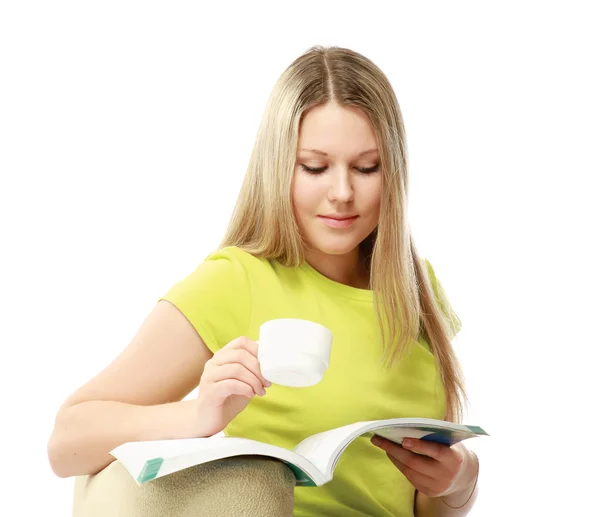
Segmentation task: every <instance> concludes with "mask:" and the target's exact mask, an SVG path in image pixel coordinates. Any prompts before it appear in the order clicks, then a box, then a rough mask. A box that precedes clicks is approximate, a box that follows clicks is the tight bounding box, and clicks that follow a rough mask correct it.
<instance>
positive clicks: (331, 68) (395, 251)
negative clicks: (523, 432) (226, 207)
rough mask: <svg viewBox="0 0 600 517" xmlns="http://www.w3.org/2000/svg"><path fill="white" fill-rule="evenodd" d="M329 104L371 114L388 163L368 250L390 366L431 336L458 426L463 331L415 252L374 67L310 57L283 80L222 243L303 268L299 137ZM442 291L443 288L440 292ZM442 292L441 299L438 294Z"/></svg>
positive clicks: (396, 121) (385, 92) (389, 96)
mask: <svg viewBox="0 0 600 517" xmlns="http://www.w3.org/2000/svg"><path fill="white" fill-rule="evenodd" d="M329 102H335V103H337V104H339V105H341V106H354V107H356V108H360V109H361V110H362V111H363V112H364V113H365V114H366V115H368V117H369V119H370V121H371V124H372V126H373V130H374V133H375V135H376V138H377V146H378V148H379V154H380V158H381V162H380V168H381V173H382V197H381V205H380V218H379V223H378V226H377V228H376V229H375V231H374V232H373V233H372V234H371V235H370V236H369V237H368V238H367V239H365V240H364V241H363V242H362V243H361V245H360V246H361V250H362V251H363V252H364V253H365V255H366V258H367V265H368V266H369V268H370V284H371V285H370V288H371V289H372V290H373V291H374V300H375V309H376V312H377V316H378V320H379V326H380V331H381V336H382V340H383V343H384V354H383V360H384V362H387V363H388V365H389V364H391V363H393V362H394V361H397V360H399V359H400V358H401V357H402V356H403V355H404V354H405V353H406V352H407V351H408V350H409V347H410V346H412V345H414V343H415V341H416V340H418V338H419V335H420V333H421V332H422V331H424V332H425V333H426V336H427V339H428V342H429V344H430V345H431V351H432V353H433V355H434V356H435V358H436V362H437V366H438V368H439V371H440V372H441V377H442V381H443V383H444V387H445V392H446V402H447V404H446V407H447V412H446V419H448V420H451V421H455V422H460V421H462V417H463V402H462V400H461V395H462V396H463V397H464V398H465V400H466V392H465V389H464V381H463V379H462V373H461V369H460V365H459V363H458V360H457V358H456V356H455V354H454V351H453V349H452V345H451V339H452V337H453V335H454V333H455V332H457V326H456V325H457V322H456V320H455V319H454V318H452V317H449V315H451V312H449V305H448V304H447V299H446V297H445V295H444V293H443V290H442V291H441V292H440V291H439V289H438V290H436V289H435V288H434V286H432V284H431V281H430V278H429V275H428V271H427V268H428V264H426V263H425V261H424V260H421V259H420V258H419V256H418V253H417V250H416V248H415V245H414V242H413V239H412V236H411V232H410V228H409V224H408V214H407V208H408V203H407V195H408V161H407V149H406V136H405V131H404V122H403V119H402V114H401V112H400V107H399V105H398V101H397V99H396V96H395V94H394V91H393V89H392V86H391V85H390V83H389V81H388V79H387V78H386V76H385V75H384V73H383V72H382V71H381V70H380V69H379V68H378V67H377V66H376V65H375V64H374V63H373V62H372V61H371V60H369V59H368V58H366V57H364V56H362V55H361V54H359V53H357V52H354V51H352V50H349V49H346V48H340V47H323V46H320V45H317V46H314V47H312V48H310V49H309V50H308V51H307V52H305V53H304V54H303V55H301V56H300V57H298V58H297V59H296V60H295V61H294V62H293V63H292V64H291V65H290V66H289V67H288V68H287V69H286V70H285V71H284V72H283V74H282V75H281V76H280V77H279V79H278V80H277V82H276V84H275V86H274V88H273V90H272V92H271V95H270V97H269V99H268V101H267V105H266V108H265V111H264V114H263V118H262V120H261V123H260V126H259V129H258V133H257V136H256V141H255V144H254V148H253V150H252V153H251V157H250V162H249V165H248V169H247V172H246V175H245V178H244V181H243V183H242V187H241V190H240V193H239V197H238V200H237V203H236V205H235V208H234V211H233V215H232V217H231V220H230V222H229V226H228V228H227V230H226V233H225V236H224V238H223V240H222V242H221V244H220V246H221V247H225V246H238V247H239V248H241V249H244V250H245V251H247V252H249V253H251V254H252V255H255V256H258V257H263V258H267V259H276V260H278V261H280V262H281V263H282V264H284V265H286V266H290V267H297V266H299V265H301V264H302V263H303V262H304V260H305V256H304V249H305V242H304V241H303V237H302V235H301V234H300V231H299V228H298V225H297V222H296V219H295V216H294V211H293V205H292V200H291V184H292V177H293V172H294V168H295V165H296V153H297V146H298V134H299V128H300V124H301V122H302V119H303V115H304V113H305V112H306V111H307V110H309V109H310V108H312V107H314V106H318V105H322V104H326V103H329ZM440 287H441V286H440ZM436 291H437V292H436Z"/></svg>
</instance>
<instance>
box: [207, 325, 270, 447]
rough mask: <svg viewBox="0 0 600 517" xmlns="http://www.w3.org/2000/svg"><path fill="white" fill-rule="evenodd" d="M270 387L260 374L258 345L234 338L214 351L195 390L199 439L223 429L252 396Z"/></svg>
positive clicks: (262, 392)
mask: <svg viewBox="0 0 600 517" xmlns="http://www.w3.org/2000/svg"><path fill="white" fill-rule="evenodd" d="M269 386H271V383H270V382H269V381H267V380H266V379H265V378H264V377H263V376H262V374H261V371H260V364H259V362H258V344H257V343H256V341H252V340H251V339H250V338H247V337H238V338H236V339H234V340H233V341H231V342H230V343H228V344H227V345H225V346H224V347H223V348H221V349H220V350H218V351H217V352H216V353H215V354H214V355H213V357H212V358H211V359H209V360H208V361H207V362H206V364H205V365H204V371H203V373H202V377H201V378H200V387H199V390H198V400H197V402H198V406H199V407H198V408H197V409H198V413H197V415H198V417H199V418H201V419H202V421H201V422H200V427H201V428H202V435H203V436H212V435H213V434H216V433H218V432H220V431H222V430H223V429H225V427H226V426H227V424H228V423H229V422H231V420H233V418H234V417H235V416H236V415H237V414H238V413H240V412H241V411H242V410H243V409H244V408H245V407H246V406H247V405H248V403H249V402H250V400H252V398H253V397H254V396H255V395H258V396H263V395H265V394H266V391H265V387H267V388H268V387H269Z"/></svg>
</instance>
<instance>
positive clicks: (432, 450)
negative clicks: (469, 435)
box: [402, 438, 452, 463]
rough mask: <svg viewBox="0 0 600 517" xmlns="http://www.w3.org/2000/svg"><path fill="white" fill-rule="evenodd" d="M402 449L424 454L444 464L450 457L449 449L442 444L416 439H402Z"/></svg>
mask: <svg viewBox="0 0 600 517" xmlns="http://www.w3.org/2000/svg"><path fill="white" fill-rule="evenodd" d="M402 447H403V448H404V449H408V450H409V451H413V452H418V453H419V454H425V455H426V456H429V457H430V458H434V459H436V460H438V461H440V462H442V463H445V462H446V460H448V458H450V457H452V453H451V451H450V447H449V446H448V445H444V444H443V443H437V442H431V441H428V440H420V439H418V438H404V440H402Z"/></svg>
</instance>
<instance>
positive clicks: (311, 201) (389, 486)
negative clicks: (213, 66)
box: [49, 46, 478, 517]
mask: <svg viewBox="0 0 600 517" xmlns="http://www.w3.org/2000/svg"><path fill="white" fill-rule="evenodd" d="M407 192H408V168H407V150H406V142H405V132H404V125H403V120H402V115H401V112H400V108H399V106H398V102H397V100H396V97H395V94H394V92H393V89H392V87H391V85H390V83H389V81H388V80H387V78H386V76H385V75H384V74H383V72H382V71H381V70H380V69H379V68H378V67H377V66H376V65H375V64H374V63H373V62H372V61H370V60H369V59H367V58H366V57H364V56H362V55H360V54H358V53H356V52H353V51H351V50H349V49H345V48H339V47H329V48H324V47H320V46H317V47H313V48H312V49H310V50H309V51H308V52H306V53H305V54H303V55H302V56H300V57H299V58H298V59H296V60H295V61H294V62H293V63H292V64H291V65H290V66H289V67H288V68H287V69H286V70H285V72H284V73H283V74H282V75H281V77H280V78H279V80H278V81H277V83H276V85H275V87H274V89H273V92H272V94H271V97H270V98H269V101H268V103H267V107H266V110H265V113H264V117H263V119H262V123H261V125H260V128H259V131H258V135H257V139H256V142H255V146H254V150H253V152H252V155H251V159H250V164H249V167H248V170H247V173H246V176H245V179H244V182H243V185H242V188H241V192H240V194H239V198H238V202H237V204H236V207H235V210H234V214H233V217H232V219H231V222H230V225H229V228H228V230H227V232H226V235H225V237H224V239H223V241H222V243H221V245H220V246H219V248H218V250H217V251H215V252H213V253H212V254H211V255H209V256H208V257H207V258H206V259H205V260H204V261H203V262H202V263H201V264H200V265H199V266H198V267H197V269H196V270H195V271H193V272H192V273H191V274H190V275H188V276H187V277H186V278H184V279H183V280H181V281H179V282H177V283H175V284H174V285H173V287H172V288H171V289H170V290H169V291H168V292H167V293H166V294H165V296H163V297H162V298H161V299H160V300H159V301H158V303H157V305H156V307H155V308H154V310H153V311H152V312H151V313H150V315H149V316H148V317H147V319H146V320H145V321H144V322H143V324H142V326H141V328H140V329H139V331H138V333H137V334H136V336H135V337H134V339H133V340H132V342H131V343H130V344H129V346H128V347H127V348H126V349H125V350H124V351H123V352H122V353H121V354H120V355H119V356H118V357H117V358H116V359H115V360H114V361H113V363H112V364H110V365H109V366H108V367H107V368H106V369H104V370H103V371H102V372H100V373H99V374H98V375H97V376H96V377H94V378H93V379H91V380H90V381H89V382H88V383H87V384H85V385H84V386H83V387H81V388H79V389H78V390H77V391H76V392H75V393H74V394H72V395H71V396H70V397H69V398H68V400H67V401H66V402H65V403H64V405H63V406H62V407H61V409H60V410H59V412H58V415H57V419H56V425H55V429H54V432H53V434H52V436H51V438H50V442H49V457H50V461H51V464H52V467H53V469H54V471H55V472H56V473H57V474H58V475H59V476H63V477H66V476H73V475H82V474H95V473H98V472H99V471H101V470H103V469H104V468H105V467H106V466H107V465H108V464H109V463H111V462H112V461H113V458H112V456H110V455H109V451H110V450H112V449H113V448H114V447H116V446H117V445H119V444H121V443H124V442H127V441H134V440H155V439H166V438H190V437H202V436H211V435H213V434H215V433H217V432H220V431H224V432H225V433H226V434H227V435H230V436H245V437H248V438H252V439H256V440H261V441H266V442H269V443H273V444H276V445H280V446H283V447H287V448H293V447H294V446H295V445H296V444H297V443H298V442H300V441H301V440H302V439H304V438H306V437H307V436H309V435H312V434H315V433H318V432H321V431H325V430H328V429H331V428H334V427H338V426H342V425H346V424H349V423H353V422H356V421H361V420H376V419H384V418H396V417H429V418H437V419H446V420H452V421H455V422H460V421H461V418H462V404H463V402H462V400H463V399H464V398H465V393H464V389H463V383H462V380H461V374H460V367H459V364H458V363H457V359H456V357H455V354H454V353H453V350H452V346H451V340H452V338H453V337H454V335H455V334H456V333H457V332H458V331H459V330H460V326H461V323H460V320H459V318H458V317H457V316H456V314H455V313H454V312H453V311H452V309H451V307H450V304H449V303H448V299H447V297H446V295H445V293H444V290H443V288H442V286H441V284H440V283H439V281H438V280H437V278H436V276H435V273H434V270H433V268H432V265H431V263H430V262H429V261H427V260H425V259H423V258H421V257H420V256H419V254H418V253H417V250H416V247H415V244H414V241H413V239H412V236H411V233H410V228H409V222H408V218H407V206H408V204H407ZM275 318H301V319H307V320H311V321H315V322H317V323H321V324H323V325H325V326H326V327H328V328H329V329H331V331H332V332H333V336H334V340H333V347H332V353H331V361H330V366H329V369H328V370H327V372H326V374H325V377H324V379H323V380H322V381H321V382H320V383H318V384H317V385H315V386H312V387H308V388H289V387H284V386H279V385H270V383H269V382H268V381H267V380H266V379H265V378H264V377H263V376H262V375H261V371H260V364H259V362H258V360H257V344H256V339H257V338H258V331H259V327H260V325H261V324H262V323H264V322H265V321H268V320H271V319H275ZM198 386H199V390H198V396H197V398H195V399H194V400H185V401H183V400H182V399H183V398H184V397H185V396H186V395H188V394H189V393H190V392H191V391H192V390H193V389H195V388H196V387H198ZM412 442H413V443H412V444H409V443H408V440H405V441H404V444H403V446H398V445H394V444H392V443H391V442H388V441H386V440H379V441H376V440H369V439H368V438H366V437H365V438H359V439H357V440H356V441H355V442H353V443H352V444H351V445H350V447H349V448H348V449H347V450H346V451H345V453H344V455H343V456H342V458H341V460H340V462H339V464H338V465H337V468H336V470H335V477H334V479H333V481H331V482H330V483H328V484H326V485H324V486H323V487H318V488H316V487H310V488H308V487H307V488H297V489H296V490H295V494H294V495H295V501H294V515H303V516H313V515H314V516H316V515H345V516H351V515H369V516H379V515H386V516H389V515H413V513H414V514H416V515H418V516H419V517H427V516H446V515H448V516H450V515H451V516H459V515H466V514H467V513H468V511H469V509H470V508H471V507H472V505H473V503H474V501H475V498H476V497H477V474H478V461H477V458H476V457H475V455H474V454H473V453H472V452H470V451H469V450H468V449H467V448H466V447H465V446H464V445H463V444H458V445H455V446H453V447H447V446H444V445H441V444H436V443H430V442H424V441H420V440H416V441H414V440H413V441H412Z"/></svg>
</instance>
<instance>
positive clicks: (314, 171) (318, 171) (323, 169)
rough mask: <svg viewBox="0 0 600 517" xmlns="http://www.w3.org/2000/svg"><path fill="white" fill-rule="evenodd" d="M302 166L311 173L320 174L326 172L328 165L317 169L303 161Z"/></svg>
mask: <svg viewBox="0 0 600 517" xmlns="http://www.w3.org/2000/svg"><path fill="white" fill-rule="evenodd" d="M300 167H302V168H303V169H304V170H305V171H306V172H309V173H310V174H320V173H321V172H325V169H326V168H327V167H319V168H317V169H315V168H312V167H308V166H306V165H304V164H303V163H301V164H300Z"/></svg>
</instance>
